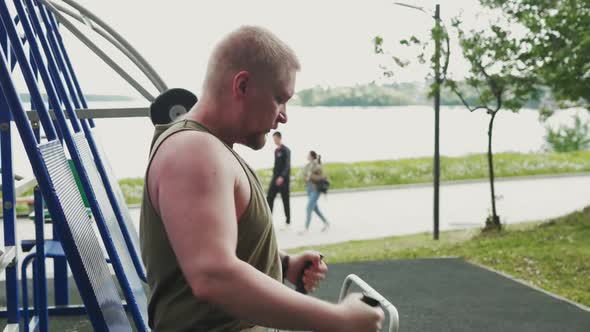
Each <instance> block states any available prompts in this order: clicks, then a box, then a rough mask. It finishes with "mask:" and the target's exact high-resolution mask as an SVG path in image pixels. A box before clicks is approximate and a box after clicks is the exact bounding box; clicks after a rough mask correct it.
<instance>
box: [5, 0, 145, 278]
mask: <svg viewBox="0 0 590 332" xmlns="http://www.w3.org/2000/svg"><path fill="white" fill-rule="evenodd" d="M16 1H18V0H16ZM25 2H26V4H27V7H28V8H29V13H31V15H30V17H31V21H32V23H33V26H34V27H35V29H36V30H37V34H38V35H39V39H40V40H41V44H42V45H43V49H44V51H45V57H46V58H47V59H48V63H49V66H50V67H51V66H55V62H54V61H53V58H55V59H57V63H58V64H59V66H60V68H62V72H63V74H64V78H65V80H66V83H68V82H70V80H71V78H70V75H69V73H68V72H67V70H65V69H66V64H65V63H64V62H63V58H64V57H62V55H61V52H59V46H58V42H57V41H56V39H57V38H56V37H55V34H56V31H55V29H53V27H52V25H51V23H50V20H49V17H48V16H47V12H46V9H45V7H44V6H40V8H39V12H40V13H41V17H42V19H43V22H44V24H45V28H46V30H47V33H46V34H44V33H43V30H42V27H41V24H40V22H39V19H38V17H37V15H36V14H35V11H34V10H31V8H34V7H33V6H34V5H33V1H32V0H25ZM45 36H47V38H48V39H49V44H50V45H51V46H52V47H51V49H49V47H46V45H47V41H45V40H44V37H45ZM51 50H53V51H57V52H58V54H55V57H54V55H53V54H51ZM52 72H53V73H56V72H58V70H57V68H54V70H52ZM55 80H56V81H58V80H59V77H57V78H56V79H55ZM57 83H58V84H57V87H58V91H59V92H60V94H61V96H62V99H63V100H64V101H66V108H67V99H68V97H67V94H66V91H65V89H64V87H63V84H62V83H61V81H60V82H57ZM68 87H69V90H70V94H71V99H72V100H73V101H74V102H76V100H77V99H78V98H77V96H76V93H75V91H74V89H73V87H72V85H71V84H70V83H68ZM78 97H80V96H78ZM80 99H82V97H80ZM76 107H79V105H78V106H76ZM81 123H82V129H83V130H84V134H85V135H86V140H87V141H88V145H89V146H90V151H91V152H92V155H93V157H94V162H95V163H96V166H97V170H98V173H99V175H100V177H101V179H102V183H103V185H104V186H105V189H106V193H107V197H108V199H109V202H110V204H111V206H112V207H113V211H114V212H115V216H116V218H117V222H118V224H119V228H120V229H121V233H122V234H123V238H124V240H125V244H126V245H127V249H128V250H129V253H130V255H131V259H132V261H133V265H134V267H135V270H136V272H137V274H138V275H139V277H140V278H141V279H142V280H144V281H146V279H147V278H146V275H145V271H144V267H143V262H142V261H141V258H140V253H139V252H137V250H136V248H135V246H134V245H133V241H132V239H131V235H130V233H129V229H128V228H127V227H128V226H127V224H126V223H125V219H124V217H123V213H122V212H121V207H120V206H119V202H118V201H117V197H116V196H115V192H114V190H113V187H112V184H111V181H110V179H109V177H108V174H107V172H106V167H105V165H104V162H103V160H102V158H101V156H100V154H99V152H98V148H97V146H96V142H95V141H94V135H93V134H92V130H91V129H90V127H89V126H88V124H87V123H86V121H85V120H82V121H81ZM130 226H131V225H130Z"/></svg>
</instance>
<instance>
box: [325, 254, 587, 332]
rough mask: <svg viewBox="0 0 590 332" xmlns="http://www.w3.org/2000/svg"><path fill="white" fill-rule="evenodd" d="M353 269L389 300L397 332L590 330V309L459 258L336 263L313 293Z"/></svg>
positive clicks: (329, 293) (333, 286)
mask: <svg viewBox="0 0 590 332" xmlns="http://www.w3.org/2000/svg"><path fill="white" fill-rule="evenodd" d="M350 273H354V274H356V275H358V276H359V277H361V278H362V279H363V280H365V281H366V282H368V283H369V284H370V285H371V286H372V287H373V288H375V289H376V290H377V291H379V292H380V293H381V294H382V295H383V296H385V297H386V298H387V299H388V300H389V301H390V302H391V303H393V304H394V305H395V306H396V307H397V309H398V311H399V314H400V331H404V332H405V331H417V332H418V331H419V332H425V331H439V332H441V331H505V332H508V331H515V332H516V331H519V332H524V331H531V332H532V331H535V332H541V331H547V332H549V331H551V332H555V331H585V332H588V331H590V312H588V311H584V310H582V309H580V308H578V307H576V306H574V305H572V304H569V303H567V302H565V301H561V300H558V299H556V298H553V297H551V296H548V295H546V294H544V293H542V292H540V291H537V290H535V289H533V288H530V287H527V286H525V285H522V284H520V283H517V282H515V281H513V280H510V279H508V278H505V277H503V276H501V275H499V274H497V273H494V272H490V271H488V270H486V269H482V268H480V267H477V266H475V265H472V264H469V263H467V262H465V261H463V260H462V259H412V260H397V261H386V262H363V263H349V264H334V265H330V266H329V272H328V282H326V283H325V285H323V286H322V287H321V288H320V289H319V290H318V291H317V294H316V296H318V297H320V298H323V299H327V300H330V301H334V302H335V301H337V298H338V295H339V292H340V286H341V283H342V281H343V280H344V278H345V277H346V276H347V275H348V274H350Z"/></svg>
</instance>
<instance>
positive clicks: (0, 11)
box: [0, 0, 148, 331]
mask: <svg viewBox="0 0 590 332" xmlns="http://www.w3.org/2000/svg"><path fill="white" fill-rule="evenodd" d="M14 5H15V8H16V10H17V12H18V14H19V17H20V18H21V24H22V26H23V29H24V31H25V34H26V36H27V37H28V38H29V47H30V48H31V50H32V51H33V54H34V56H35V60H36V61H37V65H38V68H39V72H40V74H41V78H42V80H43V82H44V84H45V89H46V91H47V94H48V95H49V96H50V98H49V99H50V102H52V104H53V105H57V106H59V105H58V103H56V102H55V101H56V100H57V98H56V91H55V87H54V86H53V85H52V84H51V83H52V82H51V78H50V77H49V74H48V72H47V70H46V68H45V67H44V66H42V65H41V63H42V59H43V57H42V56H41V53H40V51H39V48H38V46H37V43H36V41H35V38H34V33H33V31H32V28H31V26H30V24H29V22H28V18H27V14H26V12H25V10H24V8H23V6H22V3H21V1H20V0H15V1H14ZM32 13H34V10H33V11H32ZM0 15H1V16H2V19H3V23H4V24H5V28H6V30H7V31H8V36H9V38H10V41H11V44H12V46H13V48H14V49H15V52H16V55H17V57H18V59H19V65H20V66H21V71H22V72H23V74H24V73H25V72H27V73H28V75H25V81H26V83H27V86H28V88H29V91H31V95H35V96H37V95H38V96H40V93H39V87H38V86H37V85H36V82H34V81H33V80H32V79H31V76H32V75H31V74H32V73H31V68H30V66H29V65H28V63H27V62H26V57H25V56H24V51H23V47H22V44H21V43H20V40H18V35H17V34H16V29H15V27H14V25H11V26H6V24H7V18H8V17H10V13H9V12H8V7H7V6H6V4H5V3H4V2H1V1H0ZM32 17H36V15H32ZM11 23H12V22H11ZM37 23H38V22H37ZM42 36H43V34H42V33H39V37H40V41H41V43H42V45H43V47H44V49H45V48H47V49H49V47H48V45H47V44H46V42H45V40H44V38H41V37H42ZM47 60H48V62H49V65H50V66H49V67H50V70H51V71H56V72H57V66H56V65H55V62H53V61H52V60H53V59H52V57H48V59H47ZM58 87H59V84H58ZM61 88H62V89H63V86H61ZM33 91H35V92H36V93H33ZM68 105H69V103H66V110H68ZM19 106H21V107H22V105H20V104H19ZM70 108H71V107H70ZM13 111H14V109H13ZM38 113H39V115H41V114H46V115H48V112H47V109H45V108H43V109H39V110H38ZM54 113H55V116H56V118H57V121H58V123H59V125H60V127H61V128H62V130H63V134H64V140H65V143H66V146H67V147H68V151H69V152H70V156H71V157H72V161H73V162H74V166H75V168H76V171H77V172H78V175H79V177H80V182H81V184H82V187H83V189H84V192H85V193H86V195H87V197H88V200H89V203H90V208H91V210H92V214H93V215H94V218H95V219H96V225H97V227H98V229H99V231H100V233H101V235H102V239H103V243H104V245H105V248H106V250H107V252H108V255H109V257H110V258H111V260H112V261H113V264H112V266H113V268H114V270H115V274H116V275H117V278H118V280H119V284H120V286H121V288H122V289H123V293H124V294H125V297H126V299H127V303H129V304H130V305H131V310H132V313H133V314H132V316H133V319H134V321H135V323H136V326H137V328H138V329H140V330H141V331H144V330H147V329H148V328H147V325H146V322H144V321H143V319H142V314H141V312H140V310H139V306H138V304H137V301H136V300H135V296H134V294H133V291H132V290H131V287H130V285H129V281H128V280H127V278H126V276H125V271H124V268H123V265H122V264H121V260H120V258H119V256H118V254H117V251H116V249H115V246H114V244H113V241H112V238H111V235H110V232H109V230H108V228H107V224H106V221H105V218H104V216H103V214H102V211H101V209H100V207H99V206H98V202H97V199H96V196H95V193H94V190H93V189H92V186H91V184H90V181H89V178H88V174H87V173H86V170H85V169H84V166H83V164H82V160H81V157H80V155H79V153H78V150H77V148H76V145H75V142H74V140H73V137H72V136H71V135H70V133H69V130H68V124H67V120H66V118H65V115H64V114H63V112H61V108H60V107H54ZM70 116H72V117H74V118H75V116H76V115H75V112H73V110H72V115H70ZM40 118H41V116H40ZM44 127H45V125H44ZM78 130H79V128H78ZM47 204H48V206H50V204H49V202H47ZM57 206H59V205H56V207H57ZM62 214H63V211H62ZM60 234H61V232H60ZM64 249H65V248H64Z"/></svg>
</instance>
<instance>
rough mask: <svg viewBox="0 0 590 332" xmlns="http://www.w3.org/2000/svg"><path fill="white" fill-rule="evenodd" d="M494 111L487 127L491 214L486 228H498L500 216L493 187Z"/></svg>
mask: <svg viewBox="0 0 590 332" xmlns="http://www.w3.org/2000/svg"><path fill="white" fill-rule="evenodd" d="M496 113H498V112H497V111H496V112H492V113H491V118H490V123H489V127H488V169H489V175H490V189H491V194H492V216H491V219H490V218H488V220H487V222H486V227H487V228H500V217H498V214H497V212H496V189H495V187H494V154H493V152H492V133H493V129H494V119H495V118H496Z"/></svg>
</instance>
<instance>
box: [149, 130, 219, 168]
mask: <svg viewBox="0 0 590 332" xmlns="http://www.w3.org/2000/svg"><path fill="white" fill-rule="evenodd" d="M228 152H229V151H228V150H227V148H226V147H225V146H224V144H223V143H222V142H221V141H220V140H219V139H217V138H216V137H214V136H213V135H211V134H208V133H205V132H199V131H194V130H186V131H181V132H179V133H176V134H174V135H172V136H170V137H169V138H168V139H166V140H165V141H164V142H162V144H161V146H160V148H159V149H158V151H157V152H156V154H155V155H154V160H153V161H152V164H156V163H157V164H160V165H162V166H165V167H166V168H168V167H169V168H172V169H175V170H178V169H182V168H189V169H187V170H186V171H188V172H193V171H199V170H200V169H202V168H201V167H194V166H199V165H208V166H211V167H219V166H223V164H224V161H226V159H227V157H228ZM153 166H154V165H152V167H153Z"/></svg>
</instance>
